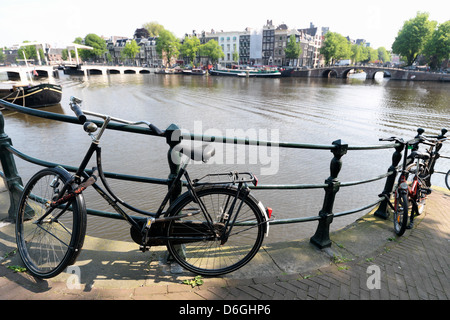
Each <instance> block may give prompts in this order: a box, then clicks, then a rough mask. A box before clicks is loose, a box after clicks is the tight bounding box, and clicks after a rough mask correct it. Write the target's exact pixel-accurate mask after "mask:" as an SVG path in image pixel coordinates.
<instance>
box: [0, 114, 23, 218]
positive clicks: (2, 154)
mask: <svg viewBox="0 0 450 320" xmlns="http://www.w3.org/2000/svg"><path fill="white" fill-rule="evenodd" d="M4 129H5V119H4V118H3V114H2V113H1V112H0V162H1V165H2V168H3V172H4V175H5V177H4V178H5V183H6V187H7V188H8V191H9V200H10V205H9V210H8V219H10V220H15V219H16V211H17V206H18V204H19V201H20V196H21V195H22V192H21V191H20V189H19V188H18V187H21V186H23V183H22V178H21V177H20V176H19V173H18V172H17V168H16V162H15V161H14V156H13V155H12V154H11V153H10V152H9V151H8V150H6V148H7V147H9V146H12V141H11V139H10V138H9V137H8V135H7V134H6V133H5V130H4Z"/></svg>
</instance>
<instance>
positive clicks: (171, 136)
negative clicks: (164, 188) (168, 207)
mask: <svg viewBox="0 0 450 320" xmlns="http://www.w3.org/2000/svg"><path fill="white" fill-rule="evenodd" d="M165 136H166V142H167V144H168V145H169V147H170V148H169V151H168V152H167V161H168V162H169V168H170V174H169V180H170V182H169V188H170V186H171V185H172V182H173V181H174V180H175V178H176V177H177V175H178V171H179V170H180V158H178V153H177V152H172V151H173V148H174V147H175V146H176V145H177V144H179V143H180V142H181V139H182V137H181V130H180V128H179V127H178V126H177V125H175V124H171V125H170V126H169V127H168V128H167V129H166V131H165ZM175 157H177V158H176V159H175ZM181 190H182V183H181V181H180V182H179V184H178V185H177V186H175V188H174V189H173V192H172V194H171V196H170V203H172V202H173V201H175V199H176V198H178V196H179V195H180V194H181Z"/></svg>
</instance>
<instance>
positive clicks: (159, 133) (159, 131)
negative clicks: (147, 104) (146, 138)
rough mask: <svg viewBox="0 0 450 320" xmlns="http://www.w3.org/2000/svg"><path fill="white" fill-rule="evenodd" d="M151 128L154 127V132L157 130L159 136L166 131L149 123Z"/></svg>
mask: <svg viewBox="0 0 450 320" xmlns="http://www.w3.org/2000/svg"><path fill="white" fill-rule="evenodd" d="M149 127H150V129H152V131H153V132H155V133H156V134H157V135H158V136H163V135H164V132H162V131H161V130H160V129H159V128H157V127H156V126H155V125H153V124H151V123H150V124H149Z"/></svg>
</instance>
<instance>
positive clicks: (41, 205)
mask: <svg viewBox="0 0 450 320" xmlns="http://www.w3.org/2000/svg"><path fill="white" fill-rule="evenodd" d="M70 178H71V177H70V174H69V173H68V172H67V171H65V170H64V169H61V168H46V169H43V170H41V171H39V172H37V173H36V174H35V175H34V176H33V177H32V178H31V179H30V181H29V182H28V183H27V185H26V186H25V189H24V190H23V194H22V197H21V199H20V203H19V210H18V212H17V217H16V241H17V247H18V251H19V254H20V256H21V258H22V261H23V263H24V264H25V266H26V268H27V270H28V271H29V272H30V273H31V274H33V275H34V276H37V277H39V278H51V277H54V276H56V275H58V274H59V273H60V272H61V271H63V270H64V269H65V268H66V266H68V265H70V264H73V263H74V262H75V260H76V258H77V256H78V254H79V253H80V250H81V247H82V246H83V242H84V236H85V233H86V207H85V204H84V200H83V196H82V195H81V194H80V195H78V196H76V197H75V198H74V200H73V201H72V202H71V206H70V208H68V206H66V205H61V206H60V207H57V208H55V209H54V210H53V211H52V212H51V213H50V214H49V215H48V216H46V217H45V218H44V219H41V218H42V217H43V215H44V214H46V213H47V212H48V210H49V209H50V208H49V206H48V205H47V203H48V201H51V200H56V199H57V196H58V193H59V192H60V191H61V190H62V188H63V186H64V185H65V183H66V182H67V181H68V180H69V179H70ZM71 190H72V188H71V187H69V190H68V191H71Z"/></svg>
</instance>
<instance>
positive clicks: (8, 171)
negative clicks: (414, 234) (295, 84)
mask: <svg viewBox="0 0 450 320" xmlns="http://www.w3.org/2000/svg"><path fill="white" fill-rule="evenodd" d="M0 106H3V107H5V108H6V109H8V110H14V111H17V112H21V113H25V114H28V115H32V116H36V117H41V118H46V119H51V120H56V121H62V122H67V123H73V124H79V122H78V119H77V118H76V117H74V116H67V115H62V114H56V113H52V112H47V111H43V110H39V109H30V108H26V107H22V106H19V105H15V104H11V103H8V102H6V101H4V100H0ZM92 122H94V123H96V124H98V125H101V123H102V121H99V120H92ZM107 129H111V130H119V131H125V132H131V133H137V134H146V135H156V134H154V133H153V132H152V131H151V130H149V129H148V128H143V127H138V126H132V125H124V124H119V123H113V122H110V123H109V124H108V126H107ZM177 130H179V131H180V134H179V135H178V136H179V137H180V139H179V140H178V141H173V140H172V139H171V138H170V137H173V136H174V135H173V133H174V132H175V131H177ZM165 133H166V142H167V144H168V145H169V151H168V152H169V153H168V154H170V152H171V151H172V149H173V148H174V147H175V146H176V145H177V144H178V143H179V142H180V141H181V137H182V138H183V139H190V140H202V141H211V142H219V143H232V144H243V145H252V146H262V145H263V146H268V147H270V146H273V147H278V148H293V149H315V150H329V151H331V152H332V153H333V158H332V159H331V163H330V176H329V177H328V178H327V179H326V180H325V182H324V183H323V184H268V185H258V186H256V187H255V186H252V187H251V188H253V189H260V190H274V189H277V190H304V189H324V190H325V196H324V199H323V205H322V209H321V210H320V211H319V214H318V215H317V216H311V217H298V218H289V219H278V220H274V221H272V222H271V224H272V225H279V224H292V223H301V222H308V221H318V226H317V230H316V232H315V234H314V235H313V236H312V237H311V239H310V241H311V243H312V244H314V245H315V246H317V247H318V248H325V247H329V246H331V240H330V238H329V227H330V224H331V223H332V221H333V218H334V217H340V216H345V215H349V214H353V213H357V212H361V211H363V210H366V209H369V208H372V207H375V206H376V205H377V204H380V205H379V207H378V209H377V210H376V211H375V215H376V216H378V217H380V218H383V219H387V218H388V213H387V200H386V198H385V197H379V199H378V200H377V201H375V202H373V203H369V204H367V205H365V206H362V207H359V208H354V209H352V210H348V211H343V212H339V213H333V205H334V199H335V196H336V193H337V192H338V191H339V189H340V188H341V187H349V186H355V185H359V184H364V183H370V182H373V181H378V180H381V179H383V178H386V183H385V188H384V190H383V193H384V194H388V195H389V194H390V193H391V192H392V189H393V186H394V182H395V176H396V174H397V165H398V163H399V162H400V159H401V151H402V148H403V147H402V146H401V145H399V144H394V143H391V144H385V145H372V146H349V145H348V144H346V143H344V142H342V141H341V140H336V141H334V142H332V144H330V145H318V144H303V143H295V142H273V141H261V140H251V139H240V138H230V137H220V136H206V135H195V134H181V130H180V128H179V127H178V126H176V125H174V124H172V125H170V126H169V127H168V128H167V129H166V130H165ZM390 148H395V152H394V155H393V157H392V165H391V166H390V167H389V169H388V171H387V173H384V174H381V175H378V176H376V177H372V178H369V179H365V180H359V181H350V182H340V181H339V179H338V175H339V172H340V170H341V167H342V160H341V159H342V157H343V156H344V155H345V154H346V153H347V151H348V150H379V149H390ZM14 156H17V157H19V158H21V159H23V160H25V161H28V162H30V163H33V164H36V165H40V166H44V167H54V166H62V167H63V168H65V169H66V170H68V171H71V172H74V171H76V168H75V167H72V166H67V165H63V164H57V163H52V162H47V161H44V160H40V159H36V158H33V157H30V156H28V155H26V154H25V153H22V152H20V151H19V150H17V149H15V148H14V147H13V146H12V142H11V139H10V138H9V137H8V135H7V134H6V133H5V132H4V118H3V115H2V114H1V113H0V161H1V164H2V167H3V173H1V174H2V176H3V178H4V179H5V182H6V186H7V188H8V191H9V194H10V208H9V211H8V215H9V218H10V219H14V217H15V212H16V210H17V204H18V202H19V200H20V196H21V193H22V190H23V183H22V179H21V177H20V176H19V174H18V172H17V168H16V165H15V161H14ZM168 164H169V167H170V174H169V177H168V178H167V179H157V178H150V177H141V176H132V175H125V174H118V173H112V172H106V173H105V176H106V177H107V178H112V179H119V180H127V181H134V182H142V183H151V184H160V185H170V183H171V182H172V181H173V179H174V178H175V177H176V175H177V172H178V170H179V167H178V165H177V164H175V163H173V162H172V159H171V157H170V156H168ZM181 189H182V186H181V185H180V186H179V187H178V188H177V191H178V194H175V197H174V198H176V196H178V195H179V194H180V193H181ZM172 200H173V199H172ZM87 212H88V214H91V215H96V216H102V217H106V218H113V219H123V218H122V216H121V215H119V214H116V213H111V212H105V211H100V210H93V209H87Z"/></svg>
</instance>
